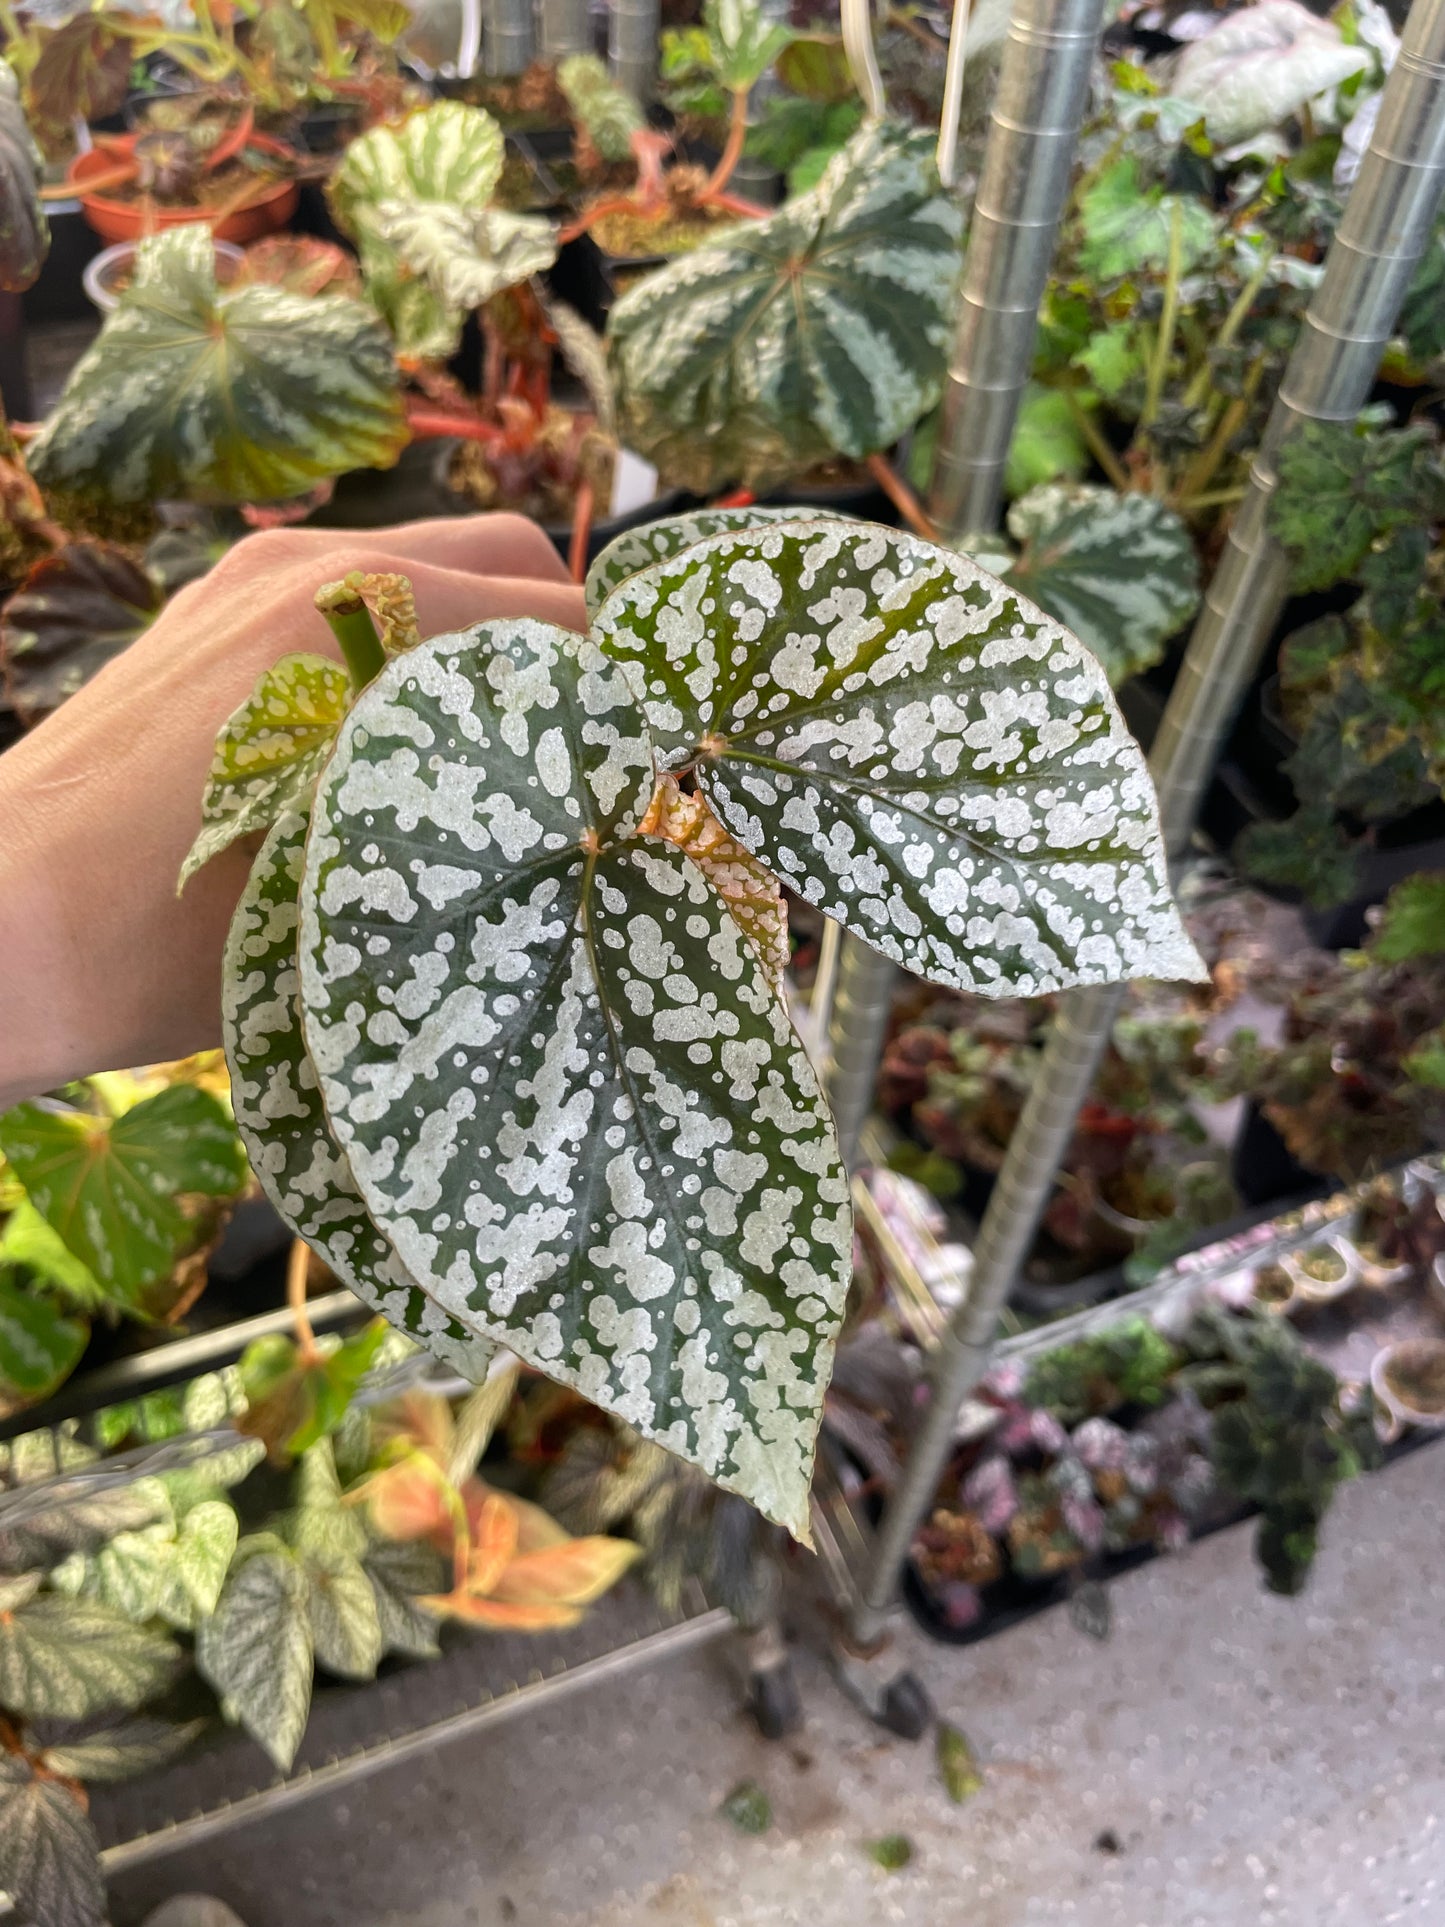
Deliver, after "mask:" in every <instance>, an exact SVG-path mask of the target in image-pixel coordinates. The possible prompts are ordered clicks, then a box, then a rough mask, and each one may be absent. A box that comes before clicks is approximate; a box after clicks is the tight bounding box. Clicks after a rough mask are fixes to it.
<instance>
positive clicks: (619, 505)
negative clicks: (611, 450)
mask: <svg viewBox="0 0 1445 1927" xmlns="http://www.w3.org/2000/svg"><path fill="white" fill-rule="evenodd" d="M656 495H657V470H656V469H655V468H654V467H653V466H652V463H651V462H644V461H643V459H642V457H641V456H640V455H634V454H633V452H632V450H631V449H630V448H619V449H618V451H617V460H616V462H615V464H614V465H613V469H612V509H611V513H612V514H613V515H630V514H631V513H632V511H633V510H634V509H641V508H646V507H647V504H648V503H649V502H651V501H652V500H653V499H654V498H655V497H656Z"/></svg>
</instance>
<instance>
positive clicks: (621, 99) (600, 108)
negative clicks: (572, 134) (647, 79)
mask: <svg viewBox="0 0 1445 1927" xmlns="http://www.w3.org/2000/svg"><path fill="white" fill-rule="evenodd" d="M557 85H558V86H559V87H560V88H561V89H562V93H563V95H564V96H565V98H566V101H567V105H568V107H570V108H571V110H572V118H573V120H574V121H576V122H577V124H578V125H579V126H580V127H582V128H584V129H585V130H586V133H587V137H588V139H589V140H590V141H591V142H592V145H593V146H594V147H595V148H596V149H597V152H598V153H599V154H600V155H601V156H602V158H603V160H604V161H625V160H629V159H630V158H631V156H632V137H633V135H634V134H640V133H642V132H643V130H644V129H645V128H646V126H647V121H646V120H645V118H644V117H643V112H642V109H641V108H640V107H639V106H638V104H637V102H636V101H635V100H634V99H633V98H632V96H631V94H629V93H627V92H626V91H625V89H623V88H621V87H619V86H618V85H617V82H616V81H615V80H614V79H613V78H612V76H611V74H609V73H608V71H607V69H606V67H605V66H604V65H603V63H602V61H600V60H599V59H598V57H597V55H596V54H586V53H583V54H569V55H568V56H567V58H566V59H565V60H559V61H558V62H557Z"/></svg>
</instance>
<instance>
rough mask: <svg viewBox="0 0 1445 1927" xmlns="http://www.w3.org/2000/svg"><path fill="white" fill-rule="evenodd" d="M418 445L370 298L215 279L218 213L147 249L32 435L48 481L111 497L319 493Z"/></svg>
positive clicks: (271, 497) (41, 474)
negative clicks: (351, 472)
mask: <svg viewBox="0 0 1445 1927" xmlns="http://www.w3.org/2000/svg"><path fill="white" fill-rule="evenodd" d="M407 439H408V435H407V427H406V419H405V415H404V412H403V409H402V401H401V385H400V378H399V376H398V374H397V369H396V361H395V357H394V355H393V352H392V346H391V342H390V341H389V340H388V339H387V336H386V333H385V331H384V330H383V329H382V328H380V327H379V326H378V325H377V321H376V317H375V316H374V315H373V314H372V312H371V311H370V309H369V308H367V307H366V306H365V305H364V304H363V303H362V302H359V301H353V300H350V299H349V298H348V297H347V296H345V295H316V296H308V295H299V294H289V293H287V292H286V290H285V289H283V288H275V287H267V286H266V285H265V284H264V283H256V282H252V283H238V284H237V285H236V286H235V287H233V288H229V289H225V288H217V286H216V266H215V248H214V246H213V244H212V241H211V235H210V230H209V229H208V228H207V227H206V226H205V225H204V223H200V224H196V225H193V226H181V227H172V228H168V229H166V230H165V231H164V232H163V233H161V234H157V235H155V236H153V237H152V238H151V239H149V240H146V241H142V242H141V243H140V252H139V255H138V257H137V265H136V276H135V281H134V283H133V285H132V287H131V288H130V290H129V292H128V293H127V294H126V295H125V296H124V298H123V299H122V301H121V304H120V306H119V307H118V308H117V309H116V311H115V313H114V314H112V315H110V316H109V317H108V318H107V320H106V323H105V326H104V327H103V328H102V329H101V332H100V335H99V337H98V338H97V340H96V341H95V343H94V344H93V346H92V347H90V348H89V349H88V350H87V351H86V353H85V354H84V355H83V356H82V357H81V359H80V360H79V361H78V362H77V363H76V365H75V367H74V369H73V370H72V372H71V375H70V379H69V381H67V383H66V385H65V390H64V393H63V394H62V395H61V397H60V400H59V401H58V402H57V403H56V405H55V408H54V409H53V411H52V412H51V414H50V416H49V418H48V419H47V421H46V424H45V426H44V428H43V429H42V430H41V431H40V434H39V435H38V436H37V437H36V439H35V440H34V441H33V442H32V443H31V444H30V448H29V451H28V459H29V466H30V472H31V474H32V475H33V476H34V477H35V479H36V481H37V482H39V483H40V485H41V487H42V488H56V489H66V490H70V491H73V492H75V493H77V494H80V495H83V496H89V497H94V498H97V499H106V500H109V501H112V502H119V503H126V502H146V503H149V502H152V501H156V500H163V499H166V498H168V497H181V498H184V499H186V500H188V501H197V502H208V503H217V504H219V503H229V502H272V501H277V500H279V499H282V498H284V497H287V496H296V495H304V494H305V493H306V492H307V491H308V490H309V489H311V488H314V487H315V485H316V484H317V483H318V482H322V481H327V480H329V479H330V478H331V477H333V476H336V475H340V474H342V473H344V471H345V470H347V469H351V468H389V467H390V466H391V464H392V463H393V462H394V461H395V460H396V458H397V456H398V455H399V454H400V452H401V450H402V448H403V446H404V445H405V443H406V441H407Z"/></svg>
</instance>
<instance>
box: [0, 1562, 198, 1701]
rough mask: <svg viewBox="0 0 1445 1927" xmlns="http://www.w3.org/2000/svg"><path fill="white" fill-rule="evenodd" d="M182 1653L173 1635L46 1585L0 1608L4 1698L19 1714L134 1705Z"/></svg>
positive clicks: (166, 1676) (0, 1691)
mask: <svg viewBox="0 0 1445 1927" xmlns="http://www.w3.org/2000/svg"><path fill="white" fill-rule="evenodd" d="M179 1661H180V1652H179V1650H178V1648H177V1647H176V1646H175V1644H174V1642H173V1641H171V1640H170V1639H168V1638H166V1637H165V1636H164V1635H163V1634H160V1633H154V1632H150V1631H149V1630H147V1628H145V1627H144V1626H133V1625H132V1624H131V1623H130V1621H129V1620H128V1619H126V1618H124V1617H123V1616H122V1615H121V1614H120V1613H118V1612H115V1611H113V1610H112V1609H111V1608H109V1607H107V1606H102V1605H99V1604H98V1603H96V1602H95V1601H94V1600H90V1599H66V1598H64V1597H62V1596H61V1595H60V1594H57V1593H42V1594H41V1595H40V1596H39V1597H38V1598H35V1599H32V1600H31V1601H30V1602H29V1604H28V1605H25V1606H22V1607H21V1608H20V1609H19V1610H18V1611H16V1612H13V1613H8V1614H5V1615H4V1616H0V1706H3V1707H4V1708H5V1709H6V1711H7V1712H8V1713H11V1714H19V1715H20V1717H21V1718H22V1719H46V1720H84V1719H89V1718H90V1717H91V1716H92V1715H93V1714H96V1713H112V1712H117V1713H123V1712H129V1711H130V1710H131V1708H133V1707H136V1706H139V1705H140V1704H141V1702H142V1701H143V1700H146V1699H149V1698H150V1696H151V1695H152V1694H153V1693H156V1692H158V1691H159V1690H160V1689H161V1687H163V1686H164V1685H166V1684H167V1682H168V1681H169V1680H170V1679H171V1677H172V1675H173V1674H174V1673H175V1671H176V1669H177V1666H178V1664H179Z"/></svg>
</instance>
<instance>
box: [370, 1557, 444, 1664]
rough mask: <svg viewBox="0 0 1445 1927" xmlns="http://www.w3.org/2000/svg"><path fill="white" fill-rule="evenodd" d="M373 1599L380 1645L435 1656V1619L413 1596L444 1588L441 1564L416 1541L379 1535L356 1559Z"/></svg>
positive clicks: (405, 1653)
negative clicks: (397, 1540)
mask: <svg viewBox="0 0 1445 1927" xmlns="http://www.w3.org/2000/svg"><path fill="white" fill-rule="evenodd" d="M361 1563H362V1566H363V1568H364V1569H365V1572H366V1576H367V1578H368V1579H369V1580H370V1581H371V1590H372V1593H373V1595H374V1597H375V1600H376V1616H377V1622H378V1624H379V1625H380V1627H381V1639H382V1646H383V1649H384V1650H385V1651H386V1652H388V1653H400V1654H402V1655H403V1657H404V1658H407V1659H435V1658H436V1656H437V1654H438V1652H439V1651H440V1650H441V1649H440V1647H439V1646H438V1645H437V1639H436V1628H437V1622H436V1620H435V1619H434V1618H433V1616H432V1615H431V1614H430V1613H429V1612H427V1610H426V1608H425V1607H424V1606H422V1605H420V1604H419V1603H418V1602H419V1601H420V1600H421V1599H423V1598H426V1597H429V1596H435V1595H436V1594H438V1593H441V1592H445V1590H446V1585H447V1579H446V1564H445V1561H444V1560H443V1559H442V1556H441V1554H440V1553H439V1552H436V1551H435V1550H433V1548H432V1547H431V1546H428V1545H425V1544H424V1543H423V1542H422V1541H420V1540H416V1541H414V1542H413V1543H412V1544H410V1545H401V1544H395V1543H392V1542H391V1541H389V1540H384V1539H383V1540H379V1541H377V1542H376V1543H374V1544H372V1545H370V1546H368V1547H367V1550H366V1556H365V1558H364V1559H363V1560H362V1562H361Z"/></svg>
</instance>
